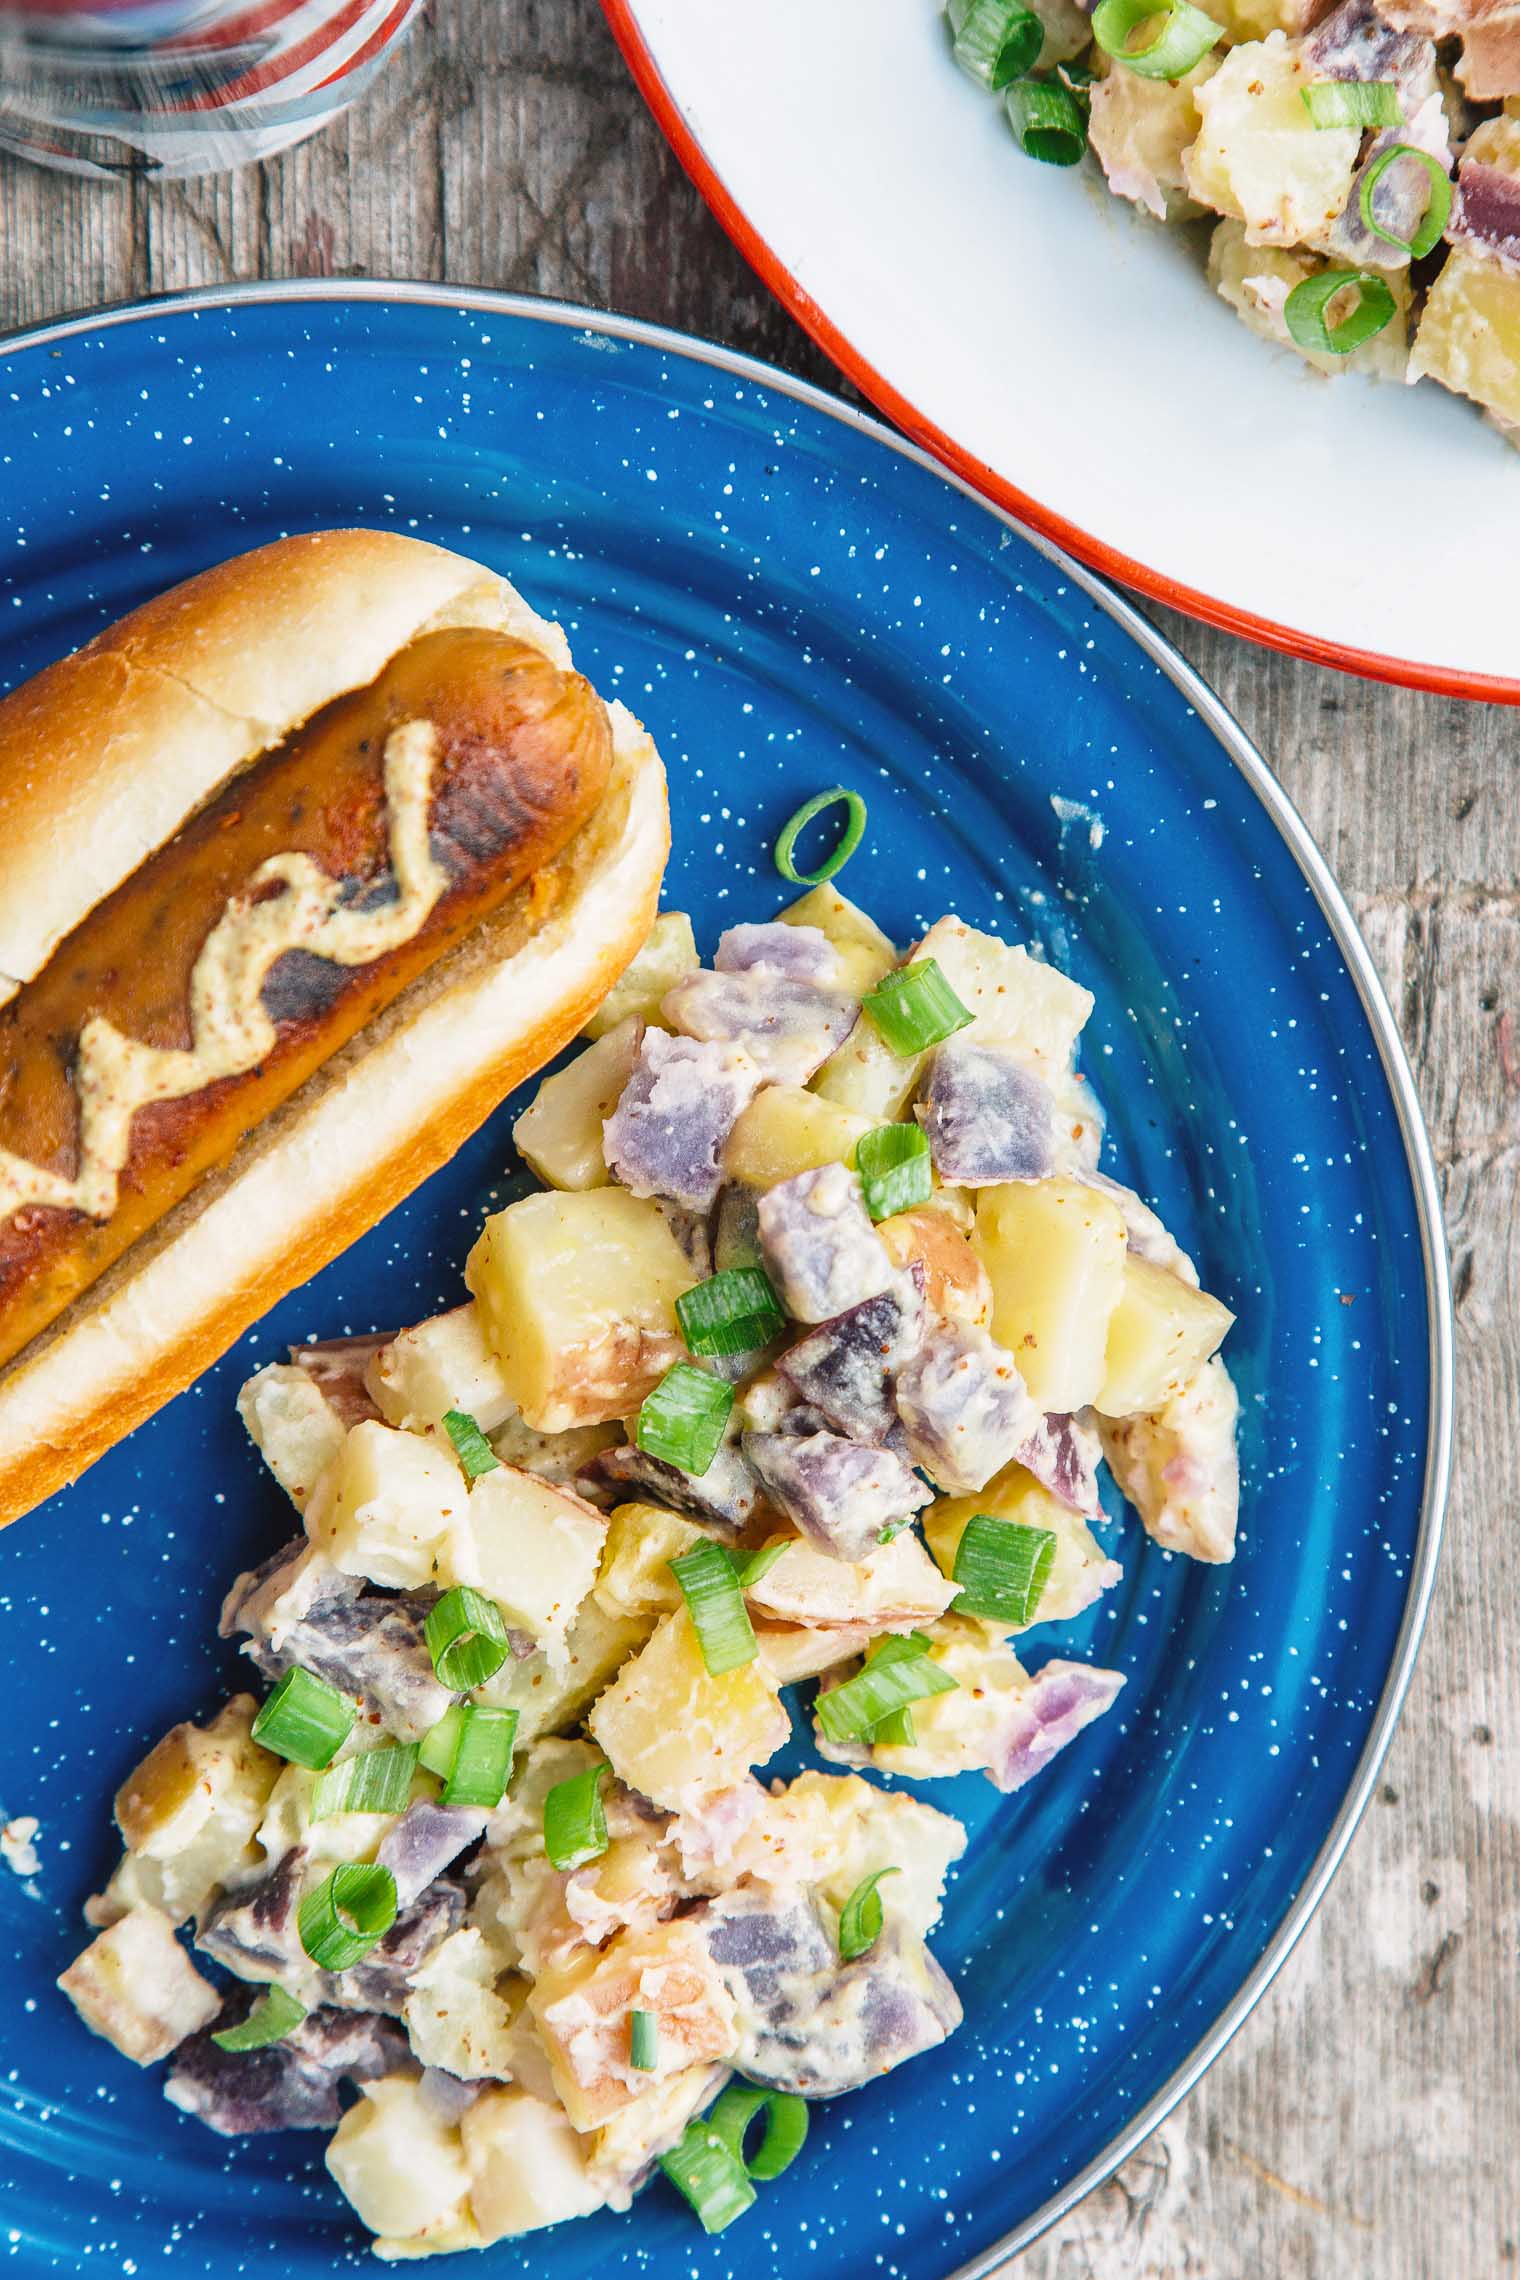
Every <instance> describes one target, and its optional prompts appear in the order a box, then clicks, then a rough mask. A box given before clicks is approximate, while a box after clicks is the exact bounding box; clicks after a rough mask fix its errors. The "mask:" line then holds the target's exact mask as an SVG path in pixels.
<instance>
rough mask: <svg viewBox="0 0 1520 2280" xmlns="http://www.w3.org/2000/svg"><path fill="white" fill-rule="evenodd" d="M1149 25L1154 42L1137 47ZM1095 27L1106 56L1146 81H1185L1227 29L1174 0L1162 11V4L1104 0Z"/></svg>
mask: <svg viewBox="0 0 1520 2280" xmlns="http://www.w3.org/2000/svg"><path fill="white" fill-rule="evenodd" d="M1147 24H1153V25H1154V26H1155V30H1154V32H1153V33H1152V35H1151V37H1150V38H1149V39H1148V40H1146V41H1144V42H1143V43H1142V44H1141V45H1140V46H1139V47H1131V45H1130V41H1131V40H1132V39H1133V37H1134V35H1135V33H1136V32H1138V31H1139V30H1141V28H1142V27H1143V26H1145V25H1147ZM1092 28H1093V38H1094V39H1095V40H1096V41H1097V43H1098V45H1099V47H1100V48H1101V49H1102V50H1103V52H1104V54H1105V55H1111V56H1112V57H1113V59H1114V61H1115V63H1122V64H1123V66H1124V68H1125V70H1126V71H1133V72H1135V73H1137V74H1138V76H1139V77H1140V78H1141V79H1181V78H1183V77H1184V75H1185V74H1186V73H1187V72H1189V71H1191V70H1192V68H1193V66H1194V64H1195V63H1202V61H1203V59H1204V57H1205V56H1206V55H1207V54H1208V52H1209V50H1210V48H1212V47H1214V46H1216V45H1217V44H1218V42H1219V41H1220V40H1222V39H1223V37H1224V26H1223V24H1216V23H1215V21H1214V19H1213V17H1212V16H1206V15H1205V14H1204V12H1203V10H1202V9H1201V8H1195V7H1193V6H1192V5H1191V0H1169V4H1163V5H1162V6H1160V7H1158V6H1157V5H1156V0H1098V5H1097V7H1096V8H1095V9H1094V10H1093V19H1092Z"/></svg>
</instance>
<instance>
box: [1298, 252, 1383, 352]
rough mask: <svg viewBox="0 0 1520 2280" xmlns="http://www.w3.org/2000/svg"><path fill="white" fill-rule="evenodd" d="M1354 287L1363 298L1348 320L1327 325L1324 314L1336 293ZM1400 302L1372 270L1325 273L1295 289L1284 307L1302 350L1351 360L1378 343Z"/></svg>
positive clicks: (1307, 278) (1329, 271) (1327, 271)
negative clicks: (1369, 343)
mask: <svg viewBox="0 0 1520 2280" xmlns="http://www.w3.org/2000/svg"><path fill="white" fill-rule="evenodd" d="M1348 285H1354V286H1355V287H1356V288H1357V291H1358V292H1359V294H1360V295H1361V298H1360V300H1359V301H1358V302H1357V305H1356V307H1355V308H1354V309H1353V310H1352V311H1351V314H1350V315H1349V316H1348V317H1342V319H1341V321H1340V323H1339V324H1337V325H1330V324H1327V323H1326V321H1325V310H1326V309H1327V308H1328V306H1329V304H1330V303H1331V302H1332V301H1333V300H1334V299H1335V296H1336V294H1337V293H1340V292H1342V291H1344V289H1345V288H1346V286H1348ZM1397 306H1398V304H1397V302H1396V301H1395V300H1394V297H1393V294H1392V293H1391V292H1390V290H1389V288H1388V285H1387V283H1386V281H1385V280H1384V279H1383V278H1381V277H1379V276H1378V275H1377V273H1376V271H1375V270H1371V269H1322V270H1321V271H1320V273H1319V275H1318V276H1317V277H1306V278H1304V279H1303V281H1302V283H1301V284H1298V285H1295V286H1294V288H1293V290H1292V292H1291V293H1290V294H1289V295H1288V298H1287V300H1286V301H1284V303H1283V321H1284V322H1285V323H1286V325H1287V328H1288V331H1289V333H1290V335H1291V336H1292V338H1293V339H1294V340H1296V341H1297V343H1298V345H1299V347H1300V348H1307V349H1311V350H1314V351H1315V352H1317V353H1318V354H1319V355H1321V356H1349V355H1350V354H1351V352H1352V350H1353V349H1356V348H1361V347H1363V346H1364V344H1365V343H1366V342H1367V341H1369V340H1375V339H1376V338H1377V336H1378V334H1379V333H1380V332H1381V331H1382V330H1383V328H1384V326H1385V325H1387V324H1388V323H1389V322H1390V321H1391V320H1392V318H1393V315H1394V313H1395V311H1396V309H1397Z"/></svg>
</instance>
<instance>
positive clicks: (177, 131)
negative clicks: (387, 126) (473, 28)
mask: <svg viewBox="0 0 1520 2280" xmlns="http://www.w3.org/2000/svg"><path fill="white" fill-rule="evenodd" d="M421 5H422V0H0V149H5V150H10V151H15V152H17V153H18V154H19V155H20V156H21V157H23V158H29V159H33V160H35V161H36V162H37V163H38V164H39V165H42V166H55V167H62V168H64V169H66V170H67V171H69V172H70V173H74V174H93V175H121V174H177V175H187V174H218V173H222V172H224V171H226V169H228V168H229V167H234V166H246V165H248V164H249V163H250V162H251V161H252V160H255V159H260V158H271V157H273V156H274V154H275V153H276V152H277V151H282V150H288V149H289V148H290V147H291V145H292V144H293V143H298V142H301V141H303V140H304V139H305V137H306V136H307V135H313V134H315V133H316V132H317V131H318V129H319V128H321V127H325V126H326V125H327V123H328V121H329V120H330V119H334V118H336V117H337V115H338V113H339V112H340V111H342V110H344V109H346V107H347V106H348V105H349V104H350V103H352V102H353V100H354V98H355V97H356V96H358V95H360V94H362V93H363V91H364V89H365V88H366V87H367V86H368V84H369V82H370V80H371V79H372V78H373V77H374V75H375V73H376V72H377V71H379V70H380V69H381V67H382V65H383V64H384V62H385V59H386V57H387V56H388V55H389V54H390V53H391V52H392V50H393V49H394V48H395V47H396V45H397V43H398V42H399V41H400V40H401V39H402V38H403V37H404V36H405V34H406V31H407V28H408V26H409V25H410V24H411V22H412V19H413V17H414V16H415V15H416V14H417V12H418V10H419V8H420V7H421Z"/></svg>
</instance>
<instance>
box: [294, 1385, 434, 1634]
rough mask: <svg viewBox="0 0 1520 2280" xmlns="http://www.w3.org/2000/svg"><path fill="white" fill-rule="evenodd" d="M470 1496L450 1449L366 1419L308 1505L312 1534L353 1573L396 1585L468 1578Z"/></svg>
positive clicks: (397, 1588)
mask: <svg viewBox="0 0 1520 2280" xmlns="http://www.w3.org/2000/svg"><path fill="white" fill-rule="evenodd" d="M466 1501H467V1492H466V1489H465V1482H464V1475H463V1474H462V1473H461V1472H460V1470H459V1467H458V1465H457V1464H456V1463H455V1461H454V1458H453V1456H452V1454H451V1453H450V1451H449V1450H448V1449H446V1448H444V1447H443V1446H441V1445H440V1444H439V1443H438V1442H436V1441H425V1440H423V1439H422V1438H421V1436H420V1435H418V1434H416V1433H400V1432H398V1431H397V1430H396V1428H395V1427H394V1426H393V1425H381V1424H377V1423H376V1421H375V1420H374V1419H373V1418H366V1419H365V1421H364V1423H363V1424H362V1425H355V1426H354V1427H353V1428H352V1430H351V1431H350V1433H349V1435H348V1438H347V1439H346V1440H345V1442H344V1444H343V1447H342V1450H341V1451H340V1453H339V1456H338V1459H337V1462H336V1463H335V1464H334V1465H333V1466H332V1468H331V1470H330V1471H329V1472H328V1473H326V1474H325V1475H324V1476H323V1480H322V1484H321V1493H320V1494H319V1495H317V1496H315V1497H313V1499H312V1501H311V1503H310V1504H309V1505H308V1506H307V1510H306V1533H307V1534H308V1536H309V1537H310V1538H311V1540H312V1542H313V1543H314V1544H315V1545H316V1546H317V1547H318V1549H319V1550H320V1551H323V1552H325V1553H326V1555H327V1557H328V1558H329V1559H330V1560H331V1561H332V1563H333V1566H334V1567H337V1568H341V1569H342V1570H343V1572H344V1574H345V1575H363V1576H368V1578H369V1580H370V1581H371V1583H379V1584H384V1585H385V1586H386V1587H387V1589H389V1590H392V1591H410V1590H415V1589H416V1588H417V1586H418V1585H420V1584H425V1583H443V1584H445V1585H448V1584H451V1583H457V1582H459V1581H460V1580H461V1572H460V1559H461V1553H462V1552H463V1550H464V1547H465V1505H466Z"/></svg>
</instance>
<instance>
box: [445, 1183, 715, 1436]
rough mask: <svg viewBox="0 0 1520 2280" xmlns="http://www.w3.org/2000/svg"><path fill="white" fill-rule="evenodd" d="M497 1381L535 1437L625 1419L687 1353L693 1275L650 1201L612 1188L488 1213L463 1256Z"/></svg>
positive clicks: (533, 1198) (529, 1200)
mask: <svg viewBox="0 0 1520 2280" xmlns="http://www.w3.org/2000/svg"><path fill="white" fill-rule="evenodd" d="M465 1280H466V1282H467V1283H468V1284H469V1286H470V1288H471V1290H472V1291H473V1292H474V1293H475V1296H476V1298H477V1299H478V1300H479V1301H480V1307H481V1312H482V1314H483V1315H484V1317H485V1322H486V1328H487V1333H488V1336H489V1338H490V1341H491V1345H492V1348H493V1350H494V1352H495V1354H496V1356H497V1359H498V1360H499V1362H500V1364H501V1373H502V1379H503V1382H504V1383H505V1385H506V1387H507V1390H508V1392H509V1393H510V1394H511V1397H512V1399H513V1400H514V1401H515V1402H516V1403H517V1406H518V1408H519V1409H520V1410H521V1411H522V1413H523V1415H524V1417H525V1418H526V1419H527V1421H528V1423H529V1424H530V1425H531V1426H532V1427H533V1428H534V1430H535V1431H536V1432H539V1433H564V1432H568V1431H569V1429H570V1427H571V1426H573V1425H602V1424H605V1423H606V1422H607V1420H608V1419H609V1418H613V1417H627V1416H630V1415H631V1414H632V1412H633V1411H634V1410H635V1409H637V1408H638V1406H639V1404H640V1402H641V1401H642V1400H643V1399H644V1396H645V1395H646V1394H647V1393H649V1392H651V1391H652V1390H653V1388H654V1387H655V1386H656V1385H657V1384H658V1383H659V1381H660V1379H661V1378H662V1377H663V1376H664V1374H665V1372H666V1371H667V1370H668V1369H669V1368H670V1366H671V1364H672V1363H673V1362H677V1361H679V1360H680V1359H681V1356H682V1354H683V1353H684V1351H685V1349H684V1347H683V1346H682V1344H681V1340H680V1337H679V1334H678V1332H677V1328H676V1315H675V1302H676V1300H677V1299H678V1298H679V1297H680V1295H681V1293H682V1292H683V1291H686V1290H689V1289H690V1288H691V1286H692V1283H693V1281H694V1280H695V1277H694V1276H693V1274H692V1271H691V1267H690V1265H689V1264H688V1262H687V1258H686V1254H685V1252H684V1251H683V1250H682V1249H681V1246H680V1244H679V1243H678V1242H677V1241H676V1239H675V1237H674V1235H672V1233H671V1232H670V1229H669V1227H668V1226H667V1224H666V1222H665V1220H664V1219H663V1218H662V1217H661V1215H660V1212H659V1209H658V1207H657V1206H656V1205H655V1204H653V1203H650V1202H646V1201H644V1200H643V1199H641V1198H640V1197H638V1196H632V1195H628V1194H625V1193H624V1191H623V1190H622V1189H621V1188H592V1189H589V1190H588V1191H587V1192H586V1193H584V1194H581V1195H530V1196H525V1197H524V1198H523V1200H522V1202H520V1203H511V1204H508V1206H507V1208H506V1210H505V1211H498V1212H496V1213H495V1214H494V1215H493V1216H492V1217H491V1218H490V1219H488V1220H487V1221H486V1224H485V1228H484V1231H483V1232H482V1234H481V1237H480V1240H479V1241H478V1242H477V1243H476V1245H475V1248H474V1249H473V1251H471V1253H470V1256H469V1259H468V1260H467V1262H466V1264H465Z"/></svg>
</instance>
